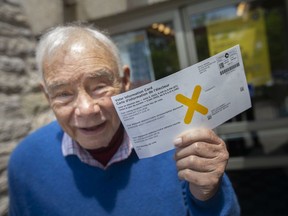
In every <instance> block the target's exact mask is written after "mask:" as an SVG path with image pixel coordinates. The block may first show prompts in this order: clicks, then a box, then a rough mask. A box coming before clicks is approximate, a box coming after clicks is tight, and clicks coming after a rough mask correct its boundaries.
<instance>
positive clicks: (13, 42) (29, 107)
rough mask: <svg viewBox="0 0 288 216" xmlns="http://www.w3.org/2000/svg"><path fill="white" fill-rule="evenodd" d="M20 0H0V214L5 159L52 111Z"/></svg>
mask: <svg viewBox="0 0 288 216" xmlns="http://www.w3.org/2000/svg"><path fill="white" fill-rule="evenodd" d="M20 1H21V0H0V73H1V76H0V116H1V117H0V216H3V215H7V209H8V189H7V170H6V166H7V162H8V160H9V155H10V153H11V152H12V150H13V149H14V148H15V146H16V145H17V144H18V143H19V141H20V140H21V139H22V138H23V137H24V136H26V135H27V134H28V133H30V132H31V131H33V130H35V129H36V128H38V127H39V126H40V125H43V124H44V123H47V122H49V121H50V120H51V119H52V118H53V115H52V113H51V111H50V110H49V108H48V105H47V102H46V100H45V98H44V96H42V93H41V92H40V88H39V85H38V83H39V82H38V74H37V72H36V68H35V59H34V50H35V46H36V39H35V37H34V36H33V35H32V32H31V28H30V27H29V25H28V23H27V20H26V17H25V15H24V14H23V11H22V8H21V7H20Z"/></svg>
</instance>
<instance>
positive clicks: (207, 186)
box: [174, 128, 229, 201]
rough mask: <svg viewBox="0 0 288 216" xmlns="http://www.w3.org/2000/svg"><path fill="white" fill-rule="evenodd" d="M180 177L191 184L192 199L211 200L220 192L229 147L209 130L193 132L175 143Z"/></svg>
mask: <svg viewBox="0 0 288 216" xmlns="http://www.w3.org/2000/svg"><path fill="white" fill-rule="evenodd" d="M174 144H175V146H176V153H175V160H176V166H177V169H178V176H179V178H180V179H184V180H186V181H187V182H189V188H190V191H191V193H192V194H193V196H194V197H195V198H197V199H199V200H202V201H204V200H208V199H210V198H211V197H212V196H213V195H214V194H215V193H216V192H217V189H218V186H219V185H220V183H221V178H222V176H223V173H224V171H225V168H226V165H227V162H228V159H229V153H228V151H227V149H226V145H225V143H224V141H223V140H222V139H220V138H219V137H218V136H217V135H216V134H215V133H214V132H213V131H212V130H210V129H204V128H201V129H192V130H189V131H186V132H184V133H182V134H181V135H180V136H178V138H177V139H175V140H174Z"/></svg>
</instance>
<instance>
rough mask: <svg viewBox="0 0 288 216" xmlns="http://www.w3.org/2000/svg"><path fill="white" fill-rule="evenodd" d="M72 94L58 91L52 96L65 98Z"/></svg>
mask: <svg viewBox="0 0 288 216" xmlns="http://www.w3.org/2000/svg"><path fill="white" fill-rule="evenodd" d="M72 96H73V94H72V93H70V92H58V93H56V94H55V95H54V98H57V99H65V98H69V97H72Z"/></svg>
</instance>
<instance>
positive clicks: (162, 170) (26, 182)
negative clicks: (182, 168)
mask: <svg viewBox="0 0 288 216" xmlns="http://www.w3.org/2000/svg"><path fill="white" fill-rule="evenodd" d="M62 137H63V131H62V129H61V128H60V126H59V124H58V123H57V122H53V123H51V124H49V125H47V126H45V127H43V128H41V129H39V130H38V131H36V132H34V133H33V134H31V135H29V136H28V137H26V138H25V139H24V140H23V141H22V142H21V143H20V145H18V146H17V148H16V149H15V150H14V152H13V154H12V155H11V158H10V161H9V165H8V180H9V181H8V183H9V195H10V208H9V213H10V215H11V216H13V215H21V216H26V215H29V216H32V215H35V216H43V215H48V216H50V215H51V216H57V215H63V216H73V215H77V216H78V215H83V216H90V215H93V216H97V215H101V216H104V215H117V216H122V215H124V216H129V215H131V216H135V215H137V216H140V215H149V216H154V215H155V216H162V215H163V216H166V215H167V216H168V215H174V216H175V215H176V216H182V215H183V216H185V215H187V213H188V212H189V213H190V215H239V206H238V202H237V199H236V196H235V194H234V191H233V188H232V187H231V184H230V182H229V179H228V178H227V176H226V175H224V177H223V180H222V185H221V187H220V189H219V191H218V193H217V194H216V195H215V196H214V197H213V198H212V199H210V200H209V201H205V202H202V201H199V200H196V199H195V198H194V197H193V196H192V195H191V194H190V192H189V189H188V184H187V183H186V182H184V181H180V180H179V179H178V178H177V170H176V166H175V161H174V160H173V151H170V152H167V153H164V154H161V155H158V156H156V157H153V158H149V159H142V160H139V159H138V158H137V156H136V154H135V152H133V153H132V154H131V156H130V157H129V158H128V159H126V160H124V161H122V162H118V163H115V164H113V165H111V166H110V167H109V168H108V169H107V170H102V169H100V168H97V167H92V166H89V165H87V164H85V163H82V162H81V161H80V160H79V159H78V157H77V156H67V157H64V156H63V155H62V151H61V142H62Z"/></svg>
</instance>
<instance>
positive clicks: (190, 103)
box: [176, 85, 208, 124]
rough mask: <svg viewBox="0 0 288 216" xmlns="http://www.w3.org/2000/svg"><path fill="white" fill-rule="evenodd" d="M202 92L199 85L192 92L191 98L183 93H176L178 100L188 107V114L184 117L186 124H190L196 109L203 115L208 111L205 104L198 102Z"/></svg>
mask: <svg viewBox="0 0 288 216" xmlns="http://www.w3.org/2000/svg"><path fill="white" fill-rule="evenodd" d="M200 92H201V86H199V85H197V86H195V88H194V92H193V94H192V98H191V99H189V98H187V97H186V96H184V95H182V94H177V95H176V100H177V101H178V102H180V103H182V104H184V105H186V106H187V107H188V110H187V112H186V116H185V118H184V122H185V123H186V124H190V122H191V121H192V118H193V115H194V112H195V110H196V111H198V112H199V113H201V114H203V115H206V114H207V113H208V109H207V108H206V107H205V106H203V105H201V104H199V103H198V99H199V96H200Z"/></svg>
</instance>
